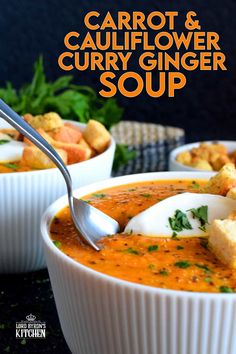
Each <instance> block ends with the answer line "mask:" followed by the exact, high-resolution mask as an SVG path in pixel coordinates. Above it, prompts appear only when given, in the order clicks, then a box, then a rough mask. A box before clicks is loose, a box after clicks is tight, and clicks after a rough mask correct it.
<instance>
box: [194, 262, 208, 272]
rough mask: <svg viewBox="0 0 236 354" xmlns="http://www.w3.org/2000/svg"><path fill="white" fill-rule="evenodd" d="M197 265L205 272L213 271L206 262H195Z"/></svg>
mask: <svg viewBox="0 0 236 354" xmlns="http://www.w3.org/2000/svg"><path fill="white" fill-rule="evenodd" d="M195 266H196V267H198V268H200V269H203V270H204V272H205V273H207V274H210V273H212V271H211V270H210V269H209V268H208V266H206V265H204V264H199V263H195Z"/></svg>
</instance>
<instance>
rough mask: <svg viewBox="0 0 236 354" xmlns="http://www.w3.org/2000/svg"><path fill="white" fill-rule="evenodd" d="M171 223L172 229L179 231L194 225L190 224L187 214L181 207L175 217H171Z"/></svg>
mask: <svg viewBox="0 0 236 354" xmlns="http://www.w3.org/2000/svg"><path fill="white" fill-rule="evenodd" d="M169 224H170V227H171V229H172V230H173V231H177V232H180V231H183V229H186V230H191V229H192V225H191V224H190V222H189V220H188V217H187V215H186V214H185V213H183V212H182V211H181V210H179V209H177V210H176V211H175V215H174V217H172V218H169Z"/></svg>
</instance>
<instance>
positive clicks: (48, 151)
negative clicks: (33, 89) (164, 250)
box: [0, 99, 120, 251]
mask: <svg viewBox="0 0 236 354" xmlns="http://www.w3.org/2000/svg"><path fill="white" fill-rule="evenodd" d="M0 118H3V119H4V120H5V121H7V122H8V123H9V124H10V125H12V126H13V127H14V128H15V129H16V130H18V131H19V132H20V133H21V134H22V135H24V136H25V137H26V138H28V139H29V140H30V141H31V142H32V143H33V144H35V145H36V146H37V147H38V148H39V149H40V150H42V151H43V152H44V153H45V155H47V156H48V157H49V158H50V159H51V160H52V161H53V162H54V163H55V165H56V166H57V167H58V168H59V170H60V172H61V173H62V175H63V177H64V179H65V182H66V186H67V193H68V200H69V207H70V212H71V216H72V220H73V222H74V224H75V227H76V229H77V230H78V231H79V234H78V237H80V238H81V239H82V241H84V242H85V243H86V244H88V245H89V246H91V247H92V248H93V249H95V250H96V251H99V247H98V246H97V245H96V243H95V242H96V241H98V240H99V239H100V238H101V237H103V236H106V235H108V234H115V233H117V232H118V231H119V229H120V226H119V224H118V223H117V221H116V220H114V219H112V218H110V217H109V216H107V215H106V214H104V213H103V212H101V211H100V210H98V209H96V208H94V207H92V206H91V205H89V204H88V203H86V202H84V201H82V200H79V199H76V198H74V197H73V192H72V191H73V188H72V179H71V176H70V173H69V171H68V169H67V167H66V166H65V164H64V162H63V161H62V159H61V158H60V156H59V155H58V154H57V152H56V151H55V150H54V149H53V147H52V146H51V145H50V144H49V143H48V142H47V141H46V140H45V139H44V138H43V137H42V136H41V135H40V134H39V133H38V132H37V131H36V130H35V129H33V128H32V127H31V126H30V125H29V124H28V123H27V122H26V121H25V120H24V119H23V118H22V117H20V116H19V115H18V114H17V113H16V112H14V111H13V110H12V109H11V108H10V107H9V106H8V105H7V104H6V103H5V102H3V101H2V100H1V99H0Z"/></svg>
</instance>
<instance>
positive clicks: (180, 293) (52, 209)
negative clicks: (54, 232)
mask: <svg viewBox="0 0 236 354" xmlns="http://www.w3.org/2000/svg"><path fill="white" fill-rule="evenodd" d="M213 175H214V172H197V173H196V172H195V173H192V172H188V171H170V172H149V173H140V174H134V175H127V176H120V177H114V178H110V179H107V180H104V181H100V182H95V183H93V184H90V185H87V186H83V187H81V188H78V189H76V190H75V191H74V194H75V196H77V197H82V196H85V195H86V194H89V193H93V192H95V191H99V190H100V189H106V188H110V187H115V186H119V185H126V184H129V183H135V182H145V181H152V180H171V179H174V180H178V179H189V180H193V179H194V180H198V179H208V178H210V177H211V176H213ZM67 205H68V201H67V195H64V196H62V197H61V198H59V199H57V200H56V201H55V202H54V203H52V204H51V205H50V206H49V207H48V208H47V209H46V211H45V212H44V214H43V216H42V218H41V224H40V229H41V235H42V238H43V242H44V247H47V248H48V249H49V251H50V252H51V253H53V256H55V257H57V258H59V259H60V262H63V263H67V264H68V265H69V266H71V267H73V269H76V271H77V270H78V271H82V272H86V273H87V274H89V275H90V276H93V277H96V279H97V280H99V279H100V280H101V281H107V282H109V283H110V284H111V283H112V284H113V285H114V286H120V287H128V288H129V289H133V290H137V291H141V292H149V293H151V294H160V295H161V294H165V295H169V296H174V297H176V298H177V297H178V298H179V297H187V298H201V299H227V300H231V301H232V300H233V299H234V300H236V294H224V293H206V292H189V291H185V290H171V289H163V288H158V287H152V286H149V285H143V284H138V283H135V282H130V281H128V280H123V279H120V278H116V277H113V276H111V275H107V274H104V273H101V272H99V271H97V270H94V269H92V268H89V267H86V266H85V265H83V264H81V263H79V262H78V261H75V260H74V259H72V258H71V257H69V256H67V255H66V254H65V253H63V252H62V251H61V250H60V249H59V248H57V247H56V246H55V245H54V244H53V242H52V240H51V238H50V235H49V232H48V230H49V227H50V224H51V222H52V218H53V216H54V215H55V214H56V213H57V212H58V211H59V210H61V209H62V208H63V207H65V206H67Z"/></svg>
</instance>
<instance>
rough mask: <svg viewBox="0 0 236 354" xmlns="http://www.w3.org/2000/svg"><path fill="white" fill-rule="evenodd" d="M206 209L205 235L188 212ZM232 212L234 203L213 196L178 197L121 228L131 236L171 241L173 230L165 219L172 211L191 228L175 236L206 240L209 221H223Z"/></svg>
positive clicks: (165, 201) (171, 214)
mask: <svg viewBox="0 0 236 354" xmlns="http://www.w3.org/2000/svg"><path fill="white" fill-rule="evenodd" d="M202 206H208V224H206V225H205V231H203V230H201V229H200V228H199V227H200V226H201V225H200V222H199V220H198V219H197V218H194V217H193V214H192V212H191V211H189V210H190V209H193V208H194V209H198V208H200V207H202ZM235 209H236V200H233V199H230V198H227V197H222V196H220V195H213V194H200V193H182V194H178V195H175V196H173V197H169V198H166V199H164V200H163V201H161V202H158V203H157V204H155V205H153V206H151V207H150V208H148V209H146V210H144V211H143V212H141V213H140V214H138V215H136V216H134V217H133V218H132V219H131V220H130V221H129V222H128V224H127V226H126V227H125V230H124V231H125V232H127V233H129V232H133V233H135V234H141V235H146V236H153V237H171V236H172V235H173V231H174V230H173V229H172V228H171V226H170V223H169V218H172V217H174V215H175V212H176V210H181V211H182V212H183V213H185V214H186V215H187V217H188V220H189V222H190V224H191V226H192V229H191V230H186V229H184V230H183V231H180V232H178V236H191V237H193V236H196V237H199V236H207V235H208V230H209V227H210V225H211V223H212V221H213V220H215V219H224V218H226V217H227V216H228V215H229V214H230V212H232V211H233V210H235Z"/></svg>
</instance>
